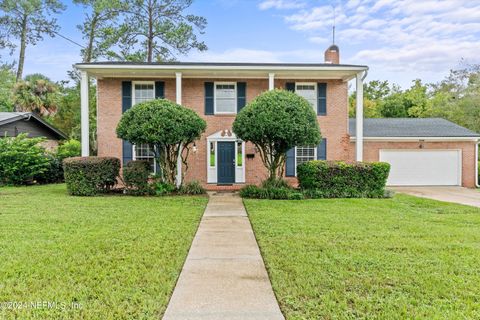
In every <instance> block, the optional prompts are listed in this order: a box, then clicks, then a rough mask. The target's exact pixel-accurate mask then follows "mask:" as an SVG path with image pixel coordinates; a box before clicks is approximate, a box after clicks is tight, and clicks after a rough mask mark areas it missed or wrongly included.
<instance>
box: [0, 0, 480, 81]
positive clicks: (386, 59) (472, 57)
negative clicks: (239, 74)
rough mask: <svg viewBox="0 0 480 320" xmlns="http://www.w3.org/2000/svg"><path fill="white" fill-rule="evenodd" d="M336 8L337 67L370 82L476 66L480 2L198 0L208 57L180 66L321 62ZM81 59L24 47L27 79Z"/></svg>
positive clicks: (58, 49) (56, 47)
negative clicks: (362, 67) (357, 69)
mask: <svg viewBox="0 0 480 320" xmlns="http://www.w3.org/2000/svg"><path fill="white" fill-rule="evenodd" d="M66 5H67V10H66V12H65V13H64V14H63V15H61V16H59V18H58V20H59V24H60V26H61V31H60V32H61V33H62V34H64V35H66V36H68V37H70V38H72V39H73V40H75V41H77V42H80V43H83V40H82V38H81V34H80V33H79V32H78V31H77V29H76V25H77V24H79V23H81V21H82V19H83V8H82V7H79V6H75V5H73V4H71V3H70V2H66ZM333 6H335V7H336V10H335V12H336V28H337V36H336V39H337V40H336V43H337V45H338V46H339V47H340V53H341V58H340V59H341V63H351V64H366V65H368V66H369V67H370V73H369V76H368V78H367V79H368V80H373V79H381V80H389V81H390V82H393V83H398V84H400V85H401V86H403V87H407V86H409V85H410V83H411V80H413V79H415V78H420V79H422V80H424V81H427V82H435V81H439V80H441V79H442V78H443V77H444V76H445V75H447V74H448V71H449V70H450V69H451V68H456V67H459V66H460V65H461V60H462V59H463V60H464V61H465V62H467V63H480V54H479V52H480V0H446V1H432V0H401V1H395V0H348V1H347V0H344V1H339V0H330V1H327V0H323V1H321V0H258V1H256V0H243V1H241V0H196V1H195V2H194V5H193V6H192V7H191V8H190V11H191V12H192V13H195V14H198V15H202V16H204V17H206V18H207V20H208V26H207V29H206V32H205V34H204V35H203V36H201V38H202V39H203V40H204V41H205V42H206V44H207V45H208V47H209V50H208V51H207V52H204V53H198V52H191V53H190V54H189V55H188V56H180V57H178V59H179V60H181V61H232V62H237V61H244V62H323V53H324V51H325V49H326V48H327V47H328V46H329V45H330V44H331V27H332V21H333ZM15 54H16V53H15ZM2 56H3V58H4V59H5V58H7V54H6V53H5V52H4V53H3V54H2ZM15 57H16V56H14V57H13V58H15ZM79 60H80V57H79V48H78V47H77V46H75V45H73V44H71V43H69V42H67V41H65V40H63V39H61V38H59V37H56V38H53V39H51V38H46V39H45V40H44V41H43V42H41V43H39V44H38V45H36V46H35V47H29V48H28V51H27V59H26V65H25V74H29V73H35V72H40V73H44V74H46V75H47V76H49V77H50V78H52V79H53V80H62V79H66V78H67V74H66V72H67V70H69V69H70V68H71V65H72V64H74V63H75V62H79Z"/></svg>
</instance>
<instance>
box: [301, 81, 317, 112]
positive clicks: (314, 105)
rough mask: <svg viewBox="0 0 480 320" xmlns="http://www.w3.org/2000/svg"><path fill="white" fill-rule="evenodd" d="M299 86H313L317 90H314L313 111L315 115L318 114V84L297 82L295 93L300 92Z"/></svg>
mask: <svg viewBox="0 0 480 320" xmlns="http://www.w3.org/2000/svg"><path fill="white" fill-rule="evenodd" d="M297 86H313V87H314V88H315V90H314V91H315V103H314V104H313V106H312V107H313V111H315V114H317V109H318V84H317V83H316V82H295V93H297V92H298V90H297ZM297 94H298V93H297ZM299 96H300V95H299Z"/></svg>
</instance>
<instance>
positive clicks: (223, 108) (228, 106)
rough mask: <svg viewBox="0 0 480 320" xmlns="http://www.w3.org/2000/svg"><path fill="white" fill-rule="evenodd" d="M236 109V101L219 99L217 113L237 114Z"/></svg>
mask: <svg viewBox="0 0 480 320" xmlns="http://www.w3.org/2000/svg"><path fill="white" fill-rule="evenodd" d="M236 108H237V106H236V103H235V99H218V98H217V112H235V109H236Z"/></svg>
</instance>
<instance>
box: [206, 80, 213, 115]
mask: <svg viewBox="0 0 480 320" xmlns="http://www.w3.org/2000/svg"><path fill="white" fill-rule="evenodd" d="M205 114H213V82H205Z"/></svg>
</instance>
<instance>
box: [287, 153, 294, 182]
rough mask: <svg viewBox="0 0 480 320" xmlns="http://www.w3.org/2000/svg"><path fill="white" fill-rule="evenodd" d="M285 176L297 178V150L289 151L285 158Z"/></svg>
mask: <svg viewBox="0 0 480 320" xmlns="http://www.w3.org/2000/svg"><path fill="white" fill-rule="evenodd" d="M285 176H287V177H295V148H292V149H290V150H288V151H287V157H286V158H285Z"/></svg>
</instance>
